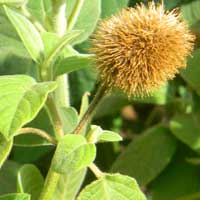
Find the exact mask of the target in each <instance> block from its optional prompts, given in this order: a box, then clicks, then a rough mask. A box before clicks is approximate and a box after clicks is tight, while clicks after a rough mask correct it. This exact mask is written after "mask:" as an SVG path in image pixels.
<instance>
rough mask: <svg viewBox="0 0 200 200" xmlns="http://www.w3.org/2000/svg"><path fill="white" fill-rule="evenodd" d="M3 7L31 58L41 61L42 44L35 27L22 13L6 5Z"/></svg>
mask: <svg viewBox="0 0 200 200" xmlns="http://www.w3.org/2000/svg"><path fill="white" fill-rule="evenodd" d="M4 9H5V11H6V14H7V16H8V18H9V20H10V21H11V22H12V24H13V26H14V27H15V29H16V30H17V32H18V34H19V36H20V38H21V40H22V41H23V43H24V46H25V47H26V48H27V50H28V52H29V54H30V55H31V57H32V58H33V60H35V61H36V62H39V61H41V58H42V54H43V51H44V45H43V42H42V39H41V36H40V34H39V32H38V31H37V29H36V28H35V27H34V25H33V24H32V23H31V22H30V21H29V20H28V19H26V18H25V17H24V16H23V15H21V14H19V13H17V12H16V11H14V10H12V9H10V8H7V7H6V6H4Z"/></svg>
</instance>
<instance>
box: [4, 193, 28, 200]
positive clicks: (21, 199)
mask: <svg viewBox="0 0 200 200" xmlns="http://www.w3.org/2000/svg"><path fill="white" fill-rule="evenodd" d="M30 199H31V197H30V195H29V194H6V195H2V196H0V200H30Z"/></svg>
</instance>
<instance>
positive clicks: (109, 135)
mask: <svg viewBox="0 0 200 200" xmlns="http://www.w3.org/2000/svg"><path fill="white" fill-rule="evenodd" d="M121 140H122V137H121V136H120V135H119V134H117V133H115V132H112V131H102V132H101V134H100V135H99V136H98V138H97V141H98V142H117V141H121Z"/></svg>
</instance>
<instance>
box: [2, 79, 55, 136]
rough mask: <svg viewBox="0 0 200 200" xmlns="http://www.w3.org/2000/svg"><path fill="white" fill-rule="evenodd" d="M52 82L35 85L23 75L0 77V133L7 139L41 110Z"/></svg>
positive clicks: (32, 80)
mask: <svg viewBox="0 0 200 200" xmlns="http://www.w3.org/2000/svg"><path fill="white" fill-rule="evenodd" d="M55 87H56V85H55V83H54V82H46V83H45V82H43V83H36V82H35V80H34V79H32V78H31V77H29V76H25V75H14V76H1V77H0V111H1V112H0V132H1V133H2V134H3V135H4V136H5V138H7V139H9V138H11V137H12V136H13V135H14V134H16V132H17V130H19V129H20V128H21V127H22V126H23V125H24V124H26V123H28V122H29V121H31V120H32V119H33V118H34V117H35V116H36V115H37V113H38V112H39V110H40V109H41V108H42V106H43V105H44V103H45V100H46V98H47V95H48V93H49V92H51V91H53V90H54V89H55Z"/></svg>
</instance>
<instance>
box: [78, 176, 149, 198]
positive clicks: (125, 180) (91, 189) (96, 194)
mask: <svg viewBox="0 0 200 200" xmlns="http://www.w3.org/2000/svg"><path fill="white" fill-rule="evenodd" d="M77 200H146V198H145V196H144V194H143V193H142V192H141V190H140V189H139V187H138V185H137V183H136V181H135V180H134V179H133V178H131V177H128V176H124V175H121V174H113V175H112V174H107V175H105V176H103V177H101V178H100V179H99V180H97V181H94V182H93V183H91V184H90V185H88V186H86V188H84V189H83V191H82V192H81V193H80V195H79V196H78V198H77Z"/></svg>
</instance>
